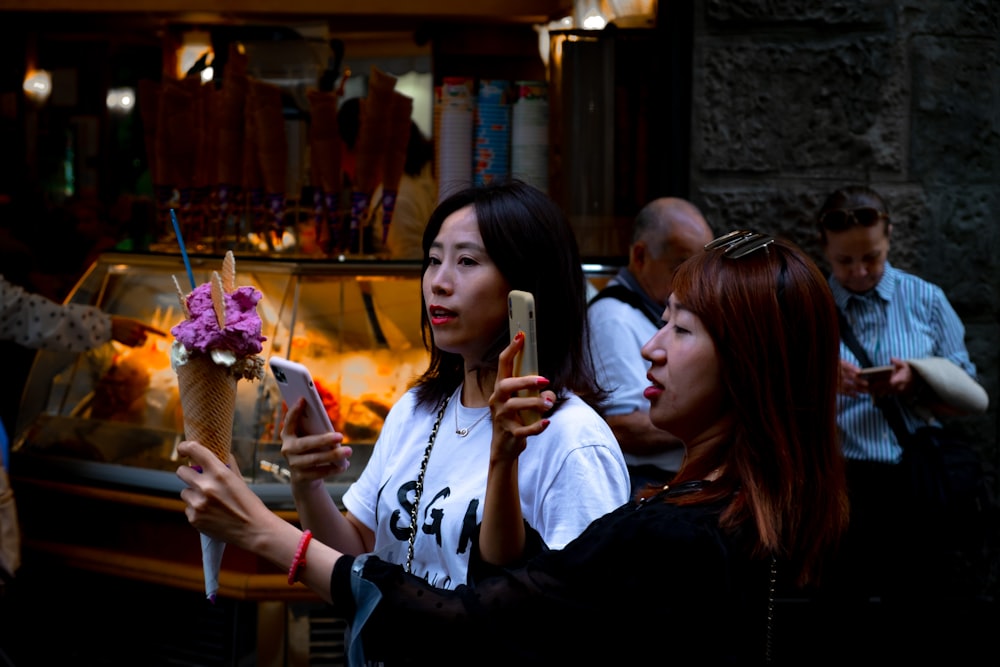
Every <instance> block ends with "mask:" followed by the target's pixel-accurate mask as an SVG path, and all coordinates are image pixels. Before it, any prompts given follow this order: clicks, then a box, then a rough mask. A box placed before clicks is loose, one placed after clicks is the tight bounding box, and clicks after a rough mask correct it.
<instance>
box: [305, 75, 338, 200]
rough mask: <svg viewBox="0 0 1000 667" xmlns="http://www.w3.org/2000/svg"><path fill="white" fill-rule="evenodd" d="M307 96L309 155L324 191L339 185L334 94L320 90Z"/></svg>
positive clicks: (335, 101)
mask: <svg viewBox="0 0 1000 667" xmlns="http://www.w3.org/2000/svg"><path fill="white" fill-rule="evenodd" d="M306 95H307V98H308V100H309V109H310V112H311V116H312V118H311V122H310V125H309V155H310V158H311V166H312V168H313V169H314V170H315V172H314V173H315V175H316V178H317V179H318V180H316V181H315V182H314V185H319V186H320V187H322V189H323V190H324V191H326V192H333V191H334V190H339V189H340V187H341V178H342V177H341V159H342V157H341V147H342V143H343V142H342V141H341V139H340V131H339V129H338V126H337V94H336V93H334V92H325V91H319V90H310V91H309V92H308V93H306Z"/></svg>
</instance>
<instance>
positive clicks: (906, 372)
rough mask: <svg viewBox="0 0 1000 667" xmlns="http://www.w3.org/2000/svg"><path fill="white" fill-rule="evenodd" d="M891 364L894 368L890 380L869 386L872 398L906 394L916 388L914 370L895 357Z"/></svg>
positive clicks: (872, 383)
mask: <svg viewBox="0 0 1000 667" xmlns="http://www.w3.org/2000/svg"><path fill="white" fill-rule="evenodd" d="M889 362H890V363H891V364H892V367H893V371H892V375H890V376H889V379H888V380H887V381H885V382H870V383H869V384H868V393H870V394H871V395H872V396H891V395H893V394H906V393H908V392H910V391H911V390H913V389H914V388H915V387H914V375H913V369H912V368H910V365H909V364H908V363H906V362H905V361H904V360H902V359H897V358H895V357H892V358H891V359H890V360H889Z"/></svg>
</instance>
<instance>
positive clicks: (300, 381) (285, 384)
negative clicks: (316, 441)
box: [267, 357, 336, 435]
mask: <svg viewBox="0 0 1000 667" xmlns="http://www.w3.org/2000/svg"><path fill="white" fill-rule="evenodd" d="M267 363H268V365H269V366H270V367H271V374H272V375H274V379H275V381H277V383H278V390H279V391H281V398H282V399H283V400H284V401H285V405H286V406H287V407H288V408H289V409H290V408H291V407H292V406H294V405H295V403H296V402H297V401H298V400H299V398H301V397H305V399H306V404H305V409H304V411H303V413H302V421H301V424H302V427H303V428H304V429H305V433H304V434H303V435H319V434H321V433H332V432H333V431H335V430H336V429H334V427H333V423H332V422H331V421H330V416H329V415H328V414H327V413H326V408H325V407H324V406H323V399H322V398H321V397H320V395H319V390H318V389H316V383H315V382H313V379H312V374H310V373H309V369H308V368H306V367H305V366H303V365H302V364H300V363H298V362H295V361H289V360H288V359H284V358H282V357H271V358H270V359H268V361H267Z"/></svg>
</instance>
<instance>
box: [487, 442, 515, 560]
mask: <svg viewBox="0 0 1000 667" xmlns="http://www.w3.org/2000/svg"><path fill="white" fill-rule="evenodd" d="M524 542H525V534H524V517H523V515H522V514H521V495H520V488H519V487H518V483H517V459H514V460H513V461H504V462H500V463H496V462H493V461H491V462H490V469H489V473H488V476H487V481H486V497H485V499H484V501H483V524H482V527H481V528H480V532H479V551H480V554H481V555H482V557H483V560H485V561H486V562H487V563H491V564H493V565H507V564H509V563H512V562H514V561H515V560H517V559H518V558H519V557H520V556H521V554H522V553H523V552H524Z"/></svg>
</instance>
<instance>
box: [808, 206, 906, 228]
mask: <svg viewBox="0 0 1000 667" xmlns="http://www.w3.org/2000/svg"><path fill="white" fill-rule="evenodd" d="M888 217H889V215H888V214H886V213H883V212H882V211H880V210H878V209H877V208H872V207H870V206H862V207H861V208H835V209H831V210H829V211H827V212H826V213H824V214H823V215H822V216H820V219H819V224H820V226H821V227H823V228H824V229H828V230H830V231H831V232H840V231H843V230H845V229H849V228H850V227H853V226H854V225H858V226H860V227H871V226H873V225H875V224H876V223H878V222H881V221H882V220H885V219H887V218H888Z"/></svg>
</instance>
